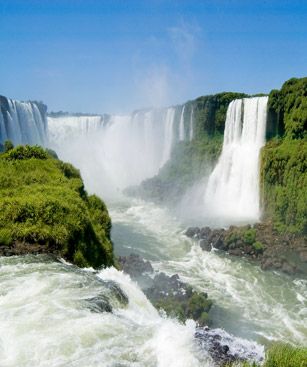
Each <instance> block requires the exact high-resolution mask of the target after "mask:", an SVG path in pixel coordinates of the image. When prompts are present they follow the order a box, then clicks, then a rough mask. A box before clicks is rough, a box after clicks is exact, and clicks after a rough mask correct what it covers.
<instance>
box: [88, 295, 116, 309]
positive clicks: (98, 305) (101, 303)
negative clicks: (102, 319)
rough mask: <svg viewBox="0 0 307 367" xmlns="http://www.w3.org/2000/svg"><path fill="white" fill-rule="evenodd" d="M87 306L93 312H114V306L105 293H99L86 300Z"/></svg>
mask: <svg viewBox="0 0 307 367" xmlns="http://www.w3.org/2000/svg"><path fill="white" fill-rule="evenodd" d="M85 302H86V304H87V307H88V308H89V309H90V310H91V311H92V312H97V313H100V312H112V306H111V305H110V303H109V301H108V299H107V297H106V296H105V295H104V294H99V295H97V296H95V297H92V298H88V299H86V300H85Z"/></svg>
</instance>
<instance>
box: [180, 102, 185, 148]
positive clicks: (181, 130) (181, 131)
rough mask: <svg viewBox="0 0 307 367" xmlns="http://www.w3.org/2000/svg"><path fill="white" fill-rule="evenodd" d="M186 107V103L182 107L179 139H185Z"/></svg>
mask: <svg viewBox="0 0 307 367" xmlns="http://www.w3.org/2000/svg"><path fill="white" fill-rule="evenodd" d="M184 109H185V105H184V106H183V107H182V110H181V116H180V122H179V140H181V141H182V140H184Z"/></svg>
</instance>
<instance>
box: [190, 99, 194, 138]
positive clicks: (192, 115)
mask: <svg viewBox="0 0 307 367" xmlns="http://www.w3.org/2000/svg"><path fill="white" fill-rule="evenodd" d="M193 138H194V108H193V106H192V107H191V117H190V141H191V140H193Z"/></svg>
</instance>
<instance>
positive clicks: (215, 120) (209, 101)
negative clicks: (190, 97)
mask: <svg viewBox="0 0 307 367" xmlns="http://www.w3.org/2000/svg"><path fill="white" fill-rule="evenodd" d="M243 97H247V95H246V94H243V93H233V92H224V93H219V94H215V95H210V96H203V97H199V98H197V99H196V100H195V101H192V102H190V103H191V104H192V105H193V107H194V111H195V138H196V139H203V137H204V136H208V135H209V136H213V135H215V134H223V133H224V127H225V120H226V112H227V108H228V105H229V103H230V102H231V101H233V100H234V99H238V98H243Z"/></svg>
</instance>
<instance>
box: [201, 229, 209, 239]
mask: <svg viewBox="0 0 307 367" xmlns="http://www.w3.org/2000/svg"><path fill="white" fill-rule="evenodd" d="M210 233H211V229H210V228H209V227H203V228H201V229H200V232H199V237H200V238H207V237H208V236H209V235H210Z"/></svg>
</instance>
